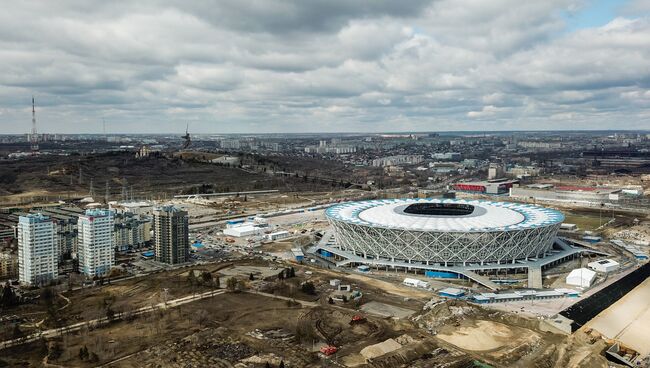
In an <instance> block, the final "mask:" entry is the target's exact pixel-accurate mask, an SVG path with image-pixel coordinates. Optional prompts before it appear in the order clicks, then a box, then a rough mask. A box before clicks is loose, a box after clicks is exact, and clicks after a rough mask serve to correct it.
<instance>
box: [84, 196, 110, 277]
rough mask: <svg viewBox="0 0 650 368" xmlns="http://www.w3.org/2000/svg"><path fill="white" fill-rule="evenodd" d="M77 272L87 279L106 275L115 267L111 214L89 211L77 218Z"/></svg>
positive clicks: (106, 211)
mask: <svg viewBox="0 0 650 368" xmlns="http://www.w3.org/2000/svg"><path fill="white" fill-rule="evenodd" d="M77 226H78V238H79V239H78V252H77V258H78V259H79V272H81V273H83V274H84V275H86V276H88V277H94V276H103V275H107V274H109V273H110V271H111V267H113V266H114V265H115V247H114V246H113V212H112V211H110V210H105V209H90V210H86V213H85V214H84V215H82V216H79V222H78V225H77Z"/></svg>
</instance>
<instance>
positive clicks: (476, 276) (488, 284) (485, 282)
mask: <svg viewBox="0 0 650 368" xmlns="http://www.w3.org/2000/svg"><path fill="white" fill-rule="evenodd" d="M461 273H462V274H463V275H464V276H466V277H467V278H469V279H471V280H474V281H476V282H478V283H479V284H481V285H483V286H485V287H487V288H488V289H492V290H499V285H497V284H496V283H494V282H492V280H490V279H489V278H487V277H485V276H482V275H479V274H478V273H476V272H474V271H469V270H463V271H462V272H461Z"/></svg>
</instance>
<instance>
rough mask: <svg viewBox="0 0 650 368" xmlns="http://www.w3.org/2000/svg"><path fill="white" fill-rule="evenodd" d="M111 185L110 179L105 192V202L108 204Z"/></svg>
mask: <svg viewBox="0 0 650 368" xmlns="http://www.w3.org/2000/svg"><path fill="white" fill-rule="evenodd" d="M109 190H110V189H109V184H108V179H107V180H106V191H105V192H104V202H105V203H107V204H108V194H109Z"/></svg>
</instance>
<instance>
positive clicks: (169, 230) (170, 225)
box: [153, 206, 190, 264]
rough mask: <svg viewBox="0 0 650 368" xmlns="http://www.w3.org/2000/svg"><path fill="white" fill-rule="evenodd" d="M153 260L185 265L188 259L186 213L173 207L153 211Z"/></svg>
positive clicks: (188, 242) (188, 244) (188, 245)
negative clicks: (154, 250)
mask: <svg viewBox="0 0 650 368" xmlns="http://www.w3.org/2000/svg"><path fill="white" fill-rule="evenodd" d="M153 215H154V245H155V249H156V253H155V259H156V261H158V262H163V263H168V264H178V263H185V262H187V261H189V257H190V241H189V223H188V216H187V212H186V211H183V210H181V209H179V208H177V207H174V206H163V207H160V208H156V209H155V210H154V211H153Z"/></svg>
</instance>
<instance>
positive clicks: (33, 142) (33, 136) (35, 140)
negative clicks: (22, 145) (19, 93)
mask: <svg viewBox="0 0 650 368" xmlns="http://www.w3.org/2000/svg"><path fill="white" fill-rule="evenodd" d="M34 106H35V103H34V96H32V134H31V135H30V137H29V140H30V143H31V148H32V153H36V152H38V132H37V131H36V108H35V107H34Z"/></svg>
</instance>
